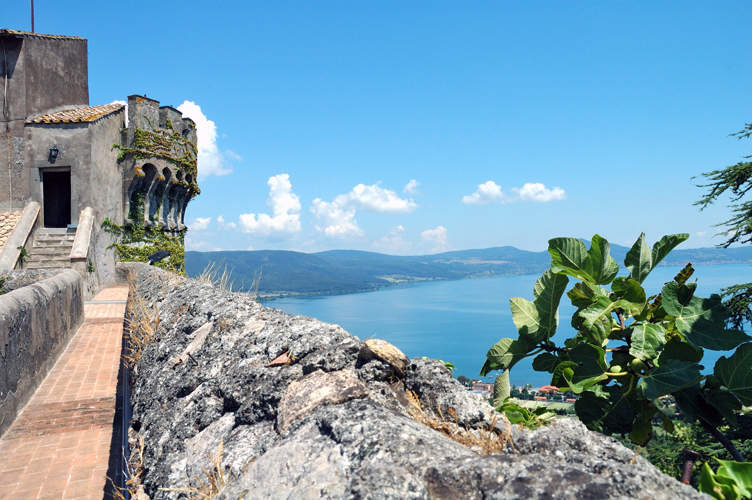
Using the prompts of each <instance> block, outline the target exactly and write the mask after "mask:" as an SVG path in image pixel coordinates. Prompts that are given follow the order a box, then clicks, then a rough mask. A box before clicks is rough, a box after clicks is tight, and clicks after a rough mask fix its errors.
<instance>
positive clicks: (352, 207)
mask: <svg viewBox="0 0 752 500" xmlns="http://www.w3.org/2000/svg"><path fill="white" fill-rule="evenodd" d="M416 208H418V205H417V204H416V203H415V202H413V200H411V199H409V200H406V199H403V198H400V197H399V196H397V193H395V192H394V191H392V190H390V189H385V188H382V187H381V186H379V185H378V184H374V185H372V186H366V185H365V184H358V185H357V186H355V187H354V188H353V189H352V191H350V192H349V193H347V194H340V195H337V196H336V197H335V198H334V201H332V202H327V201H323V200H322V199H321V198H316V199H315V200H313V204H312V205H311V213H312V214H313V215H315V216H316V218H317V219H318V220H319V221H320V222H321V224H320V225H316V229H317V230H318V231H320V232H322V233H324V234H325V235H326V236H329V237H334V238H348V237H353V236H363V234H364V233H363V230H362V229H361V228H360V227H358V222H357V221H356V220H355V211H356V210H365V211H367V212H377V213H389V214H403V213H409V212H412V211H413V210H415V209H416Z"/></svg>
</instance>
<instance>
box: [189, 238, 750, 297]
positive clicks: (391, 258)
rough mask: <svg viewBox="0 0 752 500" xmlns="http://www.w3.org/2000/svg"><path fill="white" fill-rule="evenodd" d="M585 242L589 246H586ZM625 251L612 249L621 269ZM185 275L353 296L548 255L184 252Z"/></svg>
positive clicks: (538, 268) (720, 259)
mask: <svg viewBox="0 0 752 500" xmlns="http://www.w3.org/2000/svg"><path fill="white" fill-rule="evenodd" d="M586 244H589V243H588V242H586ZM628 250H629V249H628V248H627V247H623V246H620V245H611V255H612V256H613V257H614V258H615V259H616V261H617V262H618V263H619V264H620V266H622V267H623V262H624V257H625V256H626V254H627V251H628ZM185 262H186V272H187V274H188V276H190V277H196V276H198V275H199V274H201V272H202V271H203V270H204V269H205V268H206V267H207V266H208V265H210V264H214V265H215V266H216V265H219V266H222V267H223V268H224V266H226V267H227V269H228V270H230V271H232V276H233V280H234V287H235V288H236V289H240V290H243V291H248V290H249V288H250V286H251V284H252V283H253V278H254V274H255V273H258V272H259V271H260V270H262V271H261V272H262V278H261V281H260V284H259V288H258V292H259V296H261V297H274V296H280V295H291V294H325V295H333V294H340V293H353V292H360V291H367V290H376V289H378V288H381V287H384V286H389V285H394V284H398V283H410V282H415V281H424V280H455V279H462V278H469V277H473V276H503V275H512V274H538V273H541V272H543V271H545V270H546V269H548V267H549V263H550V256H549V254H548V252H529V251H527V250H520V249H518V248H515V247H510V246H505V247H495V248H485V249H479V250H459V251H453V252H445V253H440V254H435V255H412V256H396V255H385V254H380V253H375V252H363V251H359V250H330V251H327V252H319V253H313V254H306V253H301V252H289V251H283V250H254V251H220V252H192V251H191V252H186V254H185ZM688 262H691V263H693V264H695V265H703V264H738V263H752V248H748V247H739V248H731V249H718V248H697V249H689V250H674V251H673V252H672V253H671V254H670V255H669V256H668V257H667V258H666V259H665V260H664V262H663V263H662V265H682V266H683V265H685V264H686V263H688Z"/></svg>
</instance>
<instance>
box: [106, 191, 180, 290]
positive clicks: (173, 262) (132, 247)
mask: <svg viewBox="0 0 752 500" xmlns="http://www.w3.org/2000/svg"><path fill="white" fill-rule="evenodd" d="M141 211H142V212H143V203H142V204H141ZM132 220H133V225H131V226H130V227H123V226H118V225H117V224H115V223H114V222H112V221H111V220H110V219H108V218H106V217H105V219H104V220H103V221H102V228H103V229H104V230H105V231H107V232H108V233H111V234H115V235H117V236H118V237H119V241H118V242H116V243H113V244H112V245H110V246H109V247H107V248H113V249H114V251H115V256H116V257H117V260H119V261H121V262H144V263H146V262H149V255H152V254H153V253H156V252H158V251H159V250H167V251H168V252H170V257H169V258H168V259H165V260H160V261H159V262H156V263H155V264H154V265H155V266H156V267H160V268H162V269H165V270H167V271H171V272H173V273H177V274H181V275H183V276H185V231H186V230H185V229H184V230H182V231H179V232H177V233H175V235H174V236H173V235H170V234H168V233H165V232H164V231H162V229H161V228H159V227H155V226H152V227H144V223H143V220H144V219H143V217H141V218H140V219H132Z"/></svg>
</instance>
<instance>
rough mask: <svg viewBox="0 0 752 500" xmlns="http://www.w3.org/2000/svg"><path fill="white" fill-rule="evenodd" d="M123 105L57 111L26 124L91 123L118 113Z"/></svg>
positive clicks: (114, 104) (113, 104) (28, 121)
mask: <svg viewBox="0 0 752 500" xmlns="http://www.w3.org/2000/svg"><path fill="white" fill-rule="evenodd" d="M124 107H125V106H124V105H123V104H118V103H112V104H102V105H101V106H87V107H84V108H78V109H71V110H66V111H58V112H57V113H52V114H49V115H44V116H39V117H37V118H32V119H30V120H27V121H26V123H82V122H93V121H96V120H99V119H100V118H102V117H104V116H107V115H109V114H111V113H114V112H115V111H120V110H121V109H123V108H124Z"/></svg>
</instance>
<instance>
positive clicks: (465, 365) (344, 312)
mask: <svg viewBox="0 0 752 500" xmlns="http://www.w3.org/2000/svg"><path fill="white" fill-rule="evenodd" d="M680 269H681V268H680V267H674V266H665V267H658V268H656V269H655V270H654V271H653V272H652V273H651V274H650V276H648V278H647V280H646V281H645V283H644V285H645V290H646V292H647V293H648V295H651V294H652V293H657V292H658V291H660V288H661V287H662V286H663V283H665V282H667V281H670V280H671V279H673V277H674V276H675V275H676V273H678V272H679V270H680ZM620 274H621V273H620ZM538 277H539V276H538V275H522V276H499V277H494V278H478V279H466V280H459V281H432V282H423V283H415V284H410V285H399V286H394V287H389V288H384V289H382V290H379V291H376V292H367V293H356V294H350V295H334V296H314V297H300V298H284V299H277V300H274V301H271V302H267V303H266V304H265V305H267V306H268V307H275V308H278V309H281V310H282V311H285V312H286V313H289V314H301V315H304V316H311V317H314V318H318V319H320V320H322V321H326V322H329V323H336V324H338V325H341V326H342V327H343V328H344V329H345V330H347V331H348V332H350V333H351V334H353V335H356V336H358V337H359V338H360V339H367V338H369V337H375V338H380V339H383V340H386V341H387V342H390V343H392V344H394V345H395V346H397V347H398V348H399V349H401V350H402V351H403V352H404V353H405V354H406V355H407V357H408V358H413V357H420V356H426V357H428V358H438V359H442V360H444V361H451V362H452V363H454V365H455V366H456V368H457V369H456V371H455V372H454V373H455V376H459V375H465V376H466V377H469V378H480V376H479V375H478V373H479V372H480V369H481V367H482V366H483V362H484V361H485V358H486V353H487V352H488V349H489V348H490V347H491V346H492V345H493V344H494V343H496V342H497V341H498V340H499V339H501V338H503V337H510V338H517V330H516V329H515V326H514V323H513V322H512V313H511V311H510V309H509V299H510V298H511V297H523V298H525V299H527V300H532V299H533V285H534V283H535V280H536V279H538ZM692 279H696V280H697V292H696V293H697V295H699V296H701V297H707V296H709V295H710V294H712V293H717V292H718V291H719V290H720V289H721V288H724V287H727V286H731V285H733V284H737V283H748V282H750V281H752V267H751V266H749V265H748V264H733V265H718V266H697V268H696V269H695V274H694V276H693V277H692ZM574 281H575V280H574V279H570V285H569V286H570V287H571V286H572V285H573V283H574ZM574 311H575V309H574V307H572V305H571V304H570V303H569V299H568V298H567V297H566V296H564V297H562V307H560V310H559V314H560V317H559V331H558V332H557V334H556V336H555V337H554V341H555V342H556V343H557V345H562V343H563V340H564V339H566V338H567V337H569V336H571V334H572V331H573V330H572V328H571V326H570V322H571V320H572V313H573V312H574ZM720 355H721V353H717V352H714V351H707V350H706V351H705V361H706V362H705V366H706V368H707V370H706V371H708V370H712V367H713V365H714V363H715V360H716V359H717V358H718V357H719V356H720ZM496 375H498V372H493V373H492V374H491V375H490V376H489V377H488V378H487V380H488V381H491V380H493V379H494V378H495V377H496ZM510 379H511V382H512V384H515V385H523V384H527V383H529V384H532V385H533V386H535V387H539V386H541V385H545V384H548V383H550V382H551V375H550V374H548V373H541V372H536V371H534V370H533V368H532V358H528V359H525V360H523V361H521V362H519V363H518V364H517V365H515V366H514V368H512V370H511V372H510Z"/></svg>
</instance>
